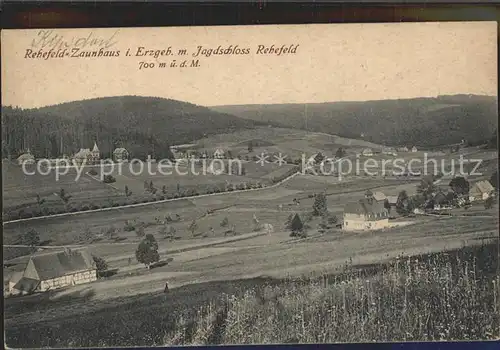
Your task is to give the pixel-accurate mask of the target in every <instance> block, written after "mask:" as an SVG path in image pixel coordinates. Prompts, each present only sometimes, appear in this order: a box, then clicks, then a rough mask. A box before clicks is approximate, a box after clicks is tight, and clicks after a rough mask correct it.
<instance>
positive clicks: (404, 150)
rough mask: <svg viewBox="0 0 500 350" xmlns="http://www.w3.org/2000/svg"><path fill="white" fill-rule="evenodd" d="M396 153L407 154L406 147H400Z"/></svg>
mask: <svg viewBox="0 0 500 350" xmlns="http://www.w3.org/2000/svg"><path fill="white" fill-rule="evenodd" d="M398 151H399V152H408V147H406V146H404V147H400V148H398Z"/></svg>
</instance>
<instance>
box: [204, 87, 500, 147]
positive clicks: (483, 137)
mask: <svg viewBox="0 0 500 350" xmlns="http://www.w3.org/2000/svg"><path fill="white" fill-rule="evenodd" d="M212 109H213V110H215V111H218V112H224V113H230V114H233V115H235V116H238V117H241V118H246V119H250V120H255V121H259V122H264V123H266V122H269V123H274V124H276V123H278V124H280V125H283V126H284V127H292V128H297V129H306V130H309V131H315V132H325V133H329V134H336V135H339V136H343V137H349V138H356V139H365V140H367V141H370V142H374V143H379V144H386V145H391V146H399V145H408V146H411V145H417V146H421V147H427V146H439V145H447V144H452V143H458V142H461V141H462V139H465V140H467V141H468V142H470V143H472V144H477V143H481V142H486V141H487V140H489V139H490V138H491V135H492V134H493V132H494V131H495V130H496V129H497V126H498V119H497V118H498V117H497V114H498V104H497V98H496V97H490V96H477V95H454V96H439V97H435V98H414V99H400V100H382V101H366V102H331V103H314V104H276V105H235V106H217V107H212Z"/></svg>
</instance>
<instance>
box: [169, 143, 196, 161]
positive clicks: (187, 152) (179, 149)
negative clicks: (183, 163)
mask: <svg viewBox="0 0 500 350" xmlns="http://www.w3.org/2000/svg"><path fill="white" fill-rule="evenodd" d="M196 147H197V144H195V143H186V144H182V145H174V146H170V150H171V151H172V154H173V155H174V158H175V159H187V158H190V157H192V156H195V155H196V153H197V152H196V150H195V148H196Z"/></svg>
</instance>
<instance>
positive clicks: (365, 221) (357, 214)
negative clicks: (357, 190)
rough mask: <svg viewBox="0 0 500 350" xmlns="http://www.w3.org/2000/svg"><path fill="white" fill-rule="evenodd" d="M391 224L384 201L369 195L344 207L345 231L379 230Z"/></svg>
mask: <svg viewBox="0 0 500 350" xmlns="http://www.w3.org/2000/svg"><path fill="white" fill-rule="evenodd" d="M388 226H389V213H388V212H387V210H386V209H385V208H384V204H383V203H382V202H377V201H376V200H374V198H371V197H369V196H367V197H365V198H363V199H361V200H359V201H357V202H353V203H348V204H347V205H346V206H345V208H344V224H343V226H342V227H343V229H344V230H345V231H363V230H377V229H382V228H385V227H388Z"/></svg>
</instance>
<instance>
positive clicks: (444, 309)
mask: <svg viewBox="0 0 500 350" xmlns="http://www.w3.org/2000/svg"><path fill="white" fill-rule="evenodd" d="M490 248H491V247H490ZM488 253H490V254H488ZM491 253H492V252H491V250H490V251H489V252H488V250H487V249H477V250H475V251H472V252H468V254H465V251H464V252H463V254H460V253H458V254H451V255H450V254H447V253H441V254H436V255H431V256H427V257H420V258H400V259H397V260H396V261H394V262H393V263H391V264H389V265H386V266H384V267H383V268H382V269H381V270H380V271H378V272H377V273H375V274H371V273H369V271H367V270H358V271H352V272H350V273H346V274H344V275H343V276H337V277H330V278H328V277H322V278H319V279H313V280H309V281H305V280H302V281H301V280H298V281H292V280H289V281H285V282H284V283H282V284H281V285H277V286H263V287H258V288H253V289H250V290H248V291H246V292H245V293H244V295H243V296H239V297H236V296H233V295H225V296H224V298H223V299H224V300H223V306H222V307H217V306H216V305H215V303H209V304H208V305H207V306H205V307H203V308H200V309H199V311H198V313H197V315H196V316H195V320H194V321H192V322H189V323H183V322H182V321H181V322H179V324H178V325H177V327H176V329H175V331H173V332H168V333H167V335H166V336H165V343H166V344H169V345H203V344H242V343H245V344H255V343H284V342H288V343H318V342H319V343H331V342H364V341H366V342H370V341H395V340H400V341H410V340H451V339H453V340H477V339H497V338H498V337H499V335H500V334H499V330H500V323H499V321H500V316H499V314H500V299H499V298H500V287H499V283H500V278H499V276H498V274H495V273H493V274H488V273H487V271H488V270H489V271H490V272H491V271H494V269H495V265H492V263H496V257H495V256H493V255H492V254H491ZM485 258H489V260H485V261H484V262H482V263H481V264H478V259H485ZM488 261H489V262H488ZM485 264H486V265H490V266H483V267H486V269H485V270H482V269H479V265H485Z"/></svg>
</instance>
